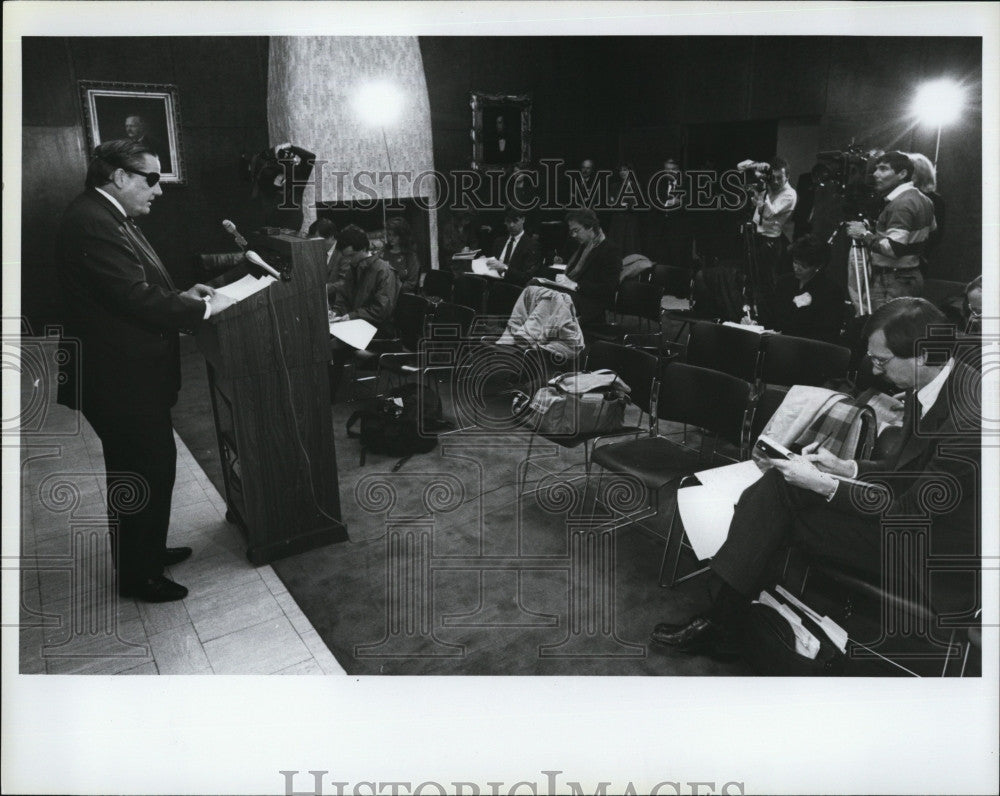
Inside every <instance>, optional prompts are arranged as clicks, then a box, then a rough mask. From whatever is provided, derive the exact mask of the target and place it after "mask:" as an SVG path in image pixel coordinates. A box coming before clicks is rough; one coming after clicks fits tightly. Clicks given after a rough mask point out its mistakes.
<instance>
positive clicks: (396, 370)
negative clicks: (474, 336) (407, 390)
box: [378, 302, 475, 386]
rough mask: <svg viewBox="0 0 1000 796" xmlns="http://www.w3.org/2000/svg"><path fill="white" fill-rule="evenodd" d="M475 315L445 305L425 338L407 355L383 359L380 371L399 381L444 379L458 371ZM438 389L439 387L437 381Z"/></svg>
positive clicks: (428, 326)
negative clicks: (462, 351)
mask: <svg viewBox="0 0 1000 796" xmlns="http://www.w3.org/2000/svg"><path fill="white" fill-rule="evenodd" d="M474 317H475V312H474V311H473V310H472V309H471V308H470V307H463V306H461V305H459V304H452V303H450V302H441V303H440V304H438V305H437V306H436V307H435V308H434V314H433V316H430V317H429V318H428V319H427V321H426V323H425V324H424V330H423V331H424V337H423V338H422V339H421V340H418V341H417V345H416V346H414V348H413V349H411V350H410V351H406V352H392V353H385V354H382V356H381V357H379V362H378V365H379V370H380V371H385V372H387V373H392V374H393V375H395V376H397V377H399V378H400V379H403V378H406V377H408V376H416V377H418V379H419V380H420V381H422V380H423V377H424V376H427V375H434V376H436V377H437V376H441V375H442V374H444V373H447V372H449V371H451V370H453V369H454V367H455V365H456V363H457V361H458V356H459V349H460V347H461V346H462V345H465V344H466V343H467V340H468V335H469V328H470V327H471V326H472V319H473V318H474ZM434 385H435V386H436V385H437V380H436V379H435V381H434Z"/></svg>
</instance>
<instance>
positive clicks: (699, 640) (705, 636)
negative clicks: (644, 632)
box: [649, 616, 721, 653]
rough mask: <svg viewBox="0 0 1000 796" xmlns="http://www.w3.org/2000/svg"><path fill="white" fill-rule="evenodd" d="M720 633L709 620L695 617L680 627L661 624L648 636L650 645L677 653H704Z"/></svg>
mask: <svg viewBox="0 0 1000 796" xmlns="http://www.w3.org/2000/svg"><path fill="white" fill-rule="evenodd" d="M720 635H721V633H720V630H719V626H718V625H717V624H716V623H715V622H713V621H712V620H711V619H706V618H705V617H703V616H696V617H695V618H694V619H692V620H691V621H690V622H688V623H686V624H682V625H671V624H666V623H661V624H659V625H657V626H656V627H654V628H653V632H652V633H651V634H650V635H649V642H650V644H654V645H658V646H662V647H672V648H674V649H675V650H677V651H678V652H691V653H695V652H705V651H708V650H709V649H710V648H711V646H712V645H713V644H714V642H715V641H717V640H718V639H719V637H720Z"/></svg>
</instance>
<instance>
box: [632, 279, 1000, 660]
mask: <svg viewBox="0 0 1000 796" xmlns="http://www.w3.org/2000/svg"><path fill="white" fill-rule="evenodd" d="M945 323H946V321H945V317H944V315H943V314H942V313H941V311H940V310H938V309H937V308H936V307H935V306H934V305H933V304H931V303H930V302H928V301H925V300H924V299H919V298H912V297H905V298H898V299H895V300H892V301H889V302H888V303H886V304H884V305H883V306H881V307H880V308H879V309H878V310H876V312H875V313H874V314H873V315H872V317H871V319H870V320H869V323H868V327H867V329H866V335H867V339H868V357H869V359H870V360H871V362H872V367H873V370H874V372H875V373H876V374H884V375H885V377H886V378H887V379H888V380H890V381H891V382H893V383H894V384H896V385H898V386H899V387H900V388H901V389H903V390H905V394H906V397H905V401H904V415H903V427H902V432H901V438H900V440H899V442H898V444H897V445H895V446H894V448H893V450H891V451H890V452H889V453H888V454H887V455H886V456H885V457H884V458H882V459H879V460H875V461H845V460H843V459H839V458H837V457H836V456H834V455H833V454H831V453H829V452H828V451H826V450H824V449H822V448H818V447H817V445H816V444H812V445H807V446H806V447H805V448H804V449H803V452H802V455H801V456H795V457H793V458H791V459H790V460H787V461H783V460H777V459H776V460H774V462H773V463H774V469H772V470H770V471H768V472H767V473H765V474H764V476H763V477H762V478H761V479H760V480H759V481H757V482H756V483H754V484H753V485H752V486H750V487H748V488H747V489H746V490H745V491H744V492H743V494H742V495H741V496H740V500H739V503H738V504H737V506H736V511H735V514H734V515H733V519H732V522H731V523H730V526H729V535H728V537H727V539H726V541H725V542H724V543H723V545H722V547H721V548H720V549H719V551H718V552H717V553H716V555H715V557H714V558H713V559H712V561H711V565H710V566H711V571H710V574H709V593H710V595H711V598H712V599H711V604H710V606H709V608H708V610H707V611H705V612H703V613H702V614H700V615H698V616H695V617H694V618H692V619H689V620H688V621H686V622H682V623H680V624H667V623H662V624H659V625H657V626H656V627H655V628H654V629H653V632H652V635H651V637H650V642H651V643H652V644H654V645H661V646H664V647H668V648H674V649H677V650H680V651H683V652H709V651H712V650H713V649H716V650H717V649H718V647H717V646H716V645H717V643H718V642H720V641H721V642H723V643H722V645H720V646H722V647H725V646H726V644H725V641H726V638H727V636H728V635H729V633H730V631H731V630H733V629H734V627H735V626H736V625H738V623H739V621H740V619H741V617H742V616H743V613H744V611H745V609H746V607H747V606H748V605H749V602H750V600H751V599H753V598H754V597H756V595H757V593H758V591H759V590H760V589H761V588H762V587H763V586H766V585H767V584H766V583H765V582H764V580H765V578H766V576H767V574H768V571H769V568H770V565H771V562H772V559H773V558H774V557H775V556H778V555H781V554H782V552H783V551H784V549H785V548H786V547H787V546H788V545H789V544H792V545H794V546H795V547H797V548H798V549H800V550H802V551H803V552H805V553H806V555H807V556H811V557H821V558H822V559H825V560H827V561H833V562H837V563H840V564H844V565H847V566H849V567H851V568H854V569H856V570H860V571H863V572H865V573H867V574H869V575H871V576H874V577H875V578H876V579H877V578H878V576H879V574H880V573H881V572H882V569H883V567H886V566H890V567H893V569H894V570H895V569H897V568H898V567H899V566H900V565H901V564H905V562H892V561H889V562H884V561H883V547H884V542H883V535H884V530H883V525H884V523H883V519H882V518H883V517H887V518H890V520H891V519H892V518H895V519H898V518H913V519H914V521H916V522H921V521H925V520H926V518H928V517H929V519H930V539H929V548H928V552H929V553H930V554H931V555H975V554H976V551H977V550H978V540H979V522H978V518H979V512H978V506H979V500H980V494H981V492H980V486H979V462H980V441H979V440H980V426H981V417H982V414H981V408H980V389H981V387H980V377H979V374H978V373H977V372H975V371H973V370H972V369H970V368H968V367H966V366H965V365H963V364H962V363H960V362H956V361H955V359H954V358H951V357H950V356H949V352H947V351H946V352H944V353H943V354H942V353H941V346H942V345H943V344H942V343H941V342H939V341H936V340H932V339H930V332H931V331H932V330H933V328H934V327H940V325H943V324H945ZM944 345H945V346H946V345H947V344H944ZM845 478H846V479H862V480H866V481H872V480H874V481H881V482H882V483H883V484H884V485H885V486H887V487H888V493H886V492H884V491H882V492H881V495H876V494H875V493H874V492H873V491H872V490H873V489H875V487H862V486H857V485H856V484H852V483H849V482H847V481H844V480H842V479H845ZM942 494H943V495H947V497H946V498H941V495H942ZM935 495H936V496H937V497H934V496H935ZM882 496H885V497H886V499H885V500H881V499H880V497H882ZM939 498H940V499H939ZM904 527H905V526H904ZM894 549H898V548H894Z"/></svg>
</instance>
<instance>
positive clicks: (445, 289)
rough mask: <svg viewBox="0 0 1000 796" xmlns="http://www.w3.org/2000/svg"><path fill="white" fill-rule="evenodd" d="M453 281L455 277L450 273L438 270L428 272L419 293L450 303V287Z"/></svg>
mask: <svg viewBox="0 0 1000 796" xmlns="http://www.w3.org/2000/svg"><path fill="white" fill-rule="evenodd" d="M454 281H455V275H454V274H453V273H452V272H451V271H442V270H440V269H435V270H433V271H428V272H427V275H426V276H425V277H424V286H423V289H422V290H421V292H422V293H423V294H424V295H425V296H436V297H437V298H439V299H441V300H443V301H451V287H452V284H453V283H454Z"/></svg>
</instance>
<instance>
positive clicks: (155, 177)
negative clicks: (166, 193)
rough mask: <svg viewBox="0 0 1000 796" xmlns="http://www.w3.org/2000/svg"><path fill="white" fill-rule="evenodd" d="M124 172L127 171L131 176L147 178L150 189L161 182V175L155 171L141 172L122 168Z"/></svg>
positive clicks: (126, 167)
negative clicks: (136, 175)
mask: <svg viewBox="0 0 1000 796" xmlns="http://www.w3.org/2000/svg"><path fill="white" fill-rule="evenodd" d="M122 170H123V171H127V172H128V173H129V174H138V175H139V176H140V177H145V178H146V185H148V186H149V187H150V188H152V187H153V186H154V185H156V183H158V182H159V181H160V175H159V174H157V173H156V172H155V171H139V169H130V168H129V167H128V166H122Z"/></svg>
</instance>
